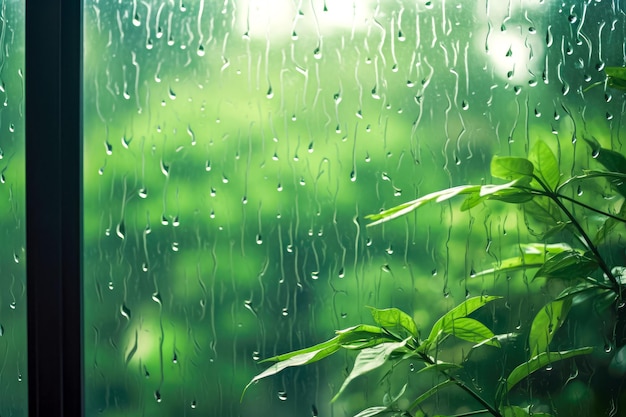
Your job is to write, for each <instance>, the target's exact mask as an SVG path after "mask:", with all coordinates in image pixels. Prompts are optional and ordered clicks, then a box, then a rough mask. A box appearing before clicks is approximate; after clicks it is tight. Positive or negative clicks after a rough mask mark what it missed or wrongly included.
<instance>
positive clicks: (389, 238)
mask: <svg viewBox="0 0 626 417" xmlns="http://www.w3.org/2000/svg"><path fill="white" fill-rule="evenodd" d="M84 35H85V44H84V150H85V153H84V233H85V235H84V245H85V246H84V262H85V268H84V288H85V292H84V305H85V312H84V314H85V328H84V331H85V345H84V346H85V367H84V368H85V376H86V380H85V399H86V413H87V415H94V414H96V413H98V414H99V415H103V416H118V415H119V416H121V415H195V414H197V415H268V416H269V415H272V416H292V415H317V414H319V415H330V411H329V410H330V409H331V408H332V409H333V413H334V415H341V416H343V415H347V414H348V413H349V412H350V411H354V412H356V411H358V410H360V409H363V408H365V406H367V405H368V404H369V402H368V398H374V397H375V398H377V400H376V401H379V399H378V398H379V397H380V398H382V395H383V394H382V393H383V392H384V390H385V387H382V386H378V380H375V379H371V380H369V381H367V382H369V384H368V385H366V383H365V381H361V385H358V383H357V386H356V388H355V389H353V390H351V392H350V393H349V394H347V395H345V396H344V397H342V398H340V399H339V400H338V401H337V402H335V403H333V404H329V400H330V398H332V396H333V394H334V393H335V392H336V391H337V389H338V388H339V386H340V384H341V381H342V376H344V374H345V369H346V368H347V367H348V366H349V363H350V362H349V361H348V360H346V358H345V357H337V358H334V359H330V360H329V361H328V362H326V363H321V364H319V365H312V366H311V367H309V368H306V369H300V370H298V371H294V372H286V373H284V374H282V375H279V376H276V377H274V378H273V379H268V380H264V381H262V382H260V383H258V384H256V385H255V386H253V387H251V389H250V390H249V391H248V392H247V393H246V396H245V397H244V399H243V401H240V396H241V393H242V390H243V387H244V386H245V385H246V383H247V382H248V381H249V380H250V378H251V377H252V376H253V375H255V374H256V373H258V372H259V371H260V370H261V369H263V367H264V365H263V364H257V361H258V360H259V359H262V358H265V357H269V356H272V355H275V354H278V353H282V352H285V351H287V350H293V349H297V348H301V347H304V346H308V345H311V344H313V343H317V342H319V341H321V340H325V339H327V338H329V337H330V336H331V335H332V332H333V331H334V330H335V329H339V328H345V327H348V326H350V325H354V324H357V323H360V322H363V321H367V320H368V311H367V309H366V306H375V307H378V308H385V307H390V306H394V307H400V308H404V309H406V310H408V311H412V312H413V316H414V318H415V319H416V321H417V322H418V323H423V325H424V326H430V325H431V324H432V321H433V320H434V319H435V318H436V317H437V316H438V314H440V313H442V312H444V311H447V310H448V309H449V308H450V307H451V306H453V305H455V302H456V303H458V301H459V300H462V299H463V298H464V297H466V296H468V295H478V294H481V293H492V292H498V293H504V294H509V296H510V300H509V302H510V308H511V309H512V311H516V312H518V313H516V314H517V315H518V316H522V315H523V314H524V312H525V311H527V310H528V309H530V308H532V306H531V305H529V304H528V302H527V301H524V299H523V298H522V295H524V294H526V293H527V291H528V287H529V286H532V285H535V284H533V283H532V282H529V280H527V279H519V280H511V281H506V280H501V281H498V282H492V281H490V280H488V279H477V280H471V279H468V278H469V277H470V275H471V271H473V270H474V269H478V268H482V267H485V266H486V265H490V264H491V263H492V262H494V261H497V260H498V259H501V258H502V256H503V252H505V251H506V250H508V248H510V247H511V246H514V245H516V244H517V243H519V241H520V240H523V239H524V238H525V236H520V235H519V233H522V234H523V233H527V232H522V231H521V230H523V229H524V228H523V225H524V219H523V215H522V213H521V212H520V213H516V212H510V211H508V212H506V211H504V210H502V208H501V207H500V206H498V205H493V206H492V205H489V206H482V207H480V208H477V209H476V210H474V211H472V212H471V213H468V214H458V213H456V212H454V214H453V211H452V210H451V209H450V206H449V205H443V206H433V207H432V208H425V209H424V211H421V212H420V213H419V214H417V215H415V216H411V217H409V218H406V219H401V220H397V221H395V222H393V223H389V224H387V225H384V226H381V227H377V228H372V229H369V228H367V229H366V223H367V222H366V221H365V220H364V215H366V214H369V213H375V212H377V211H379V210H380V209H381V208H388V207H391V206H393V205H396V204H399V203H401V202H404V201H407V200H410V199H413V198H416V197H417V196H421V195H424V194H426V193H428V192H431V191H435V190H437V189H441V188H445V187H448V186H453V185H459V184H464V183H477V184H480V183H484V182H485V181H487V180H490V178H489V161H490V159H491V157H492V156H493V155H514V154H515V155H523V154H525V153H526V152H527V151H528V149H529V148H530V147H532V145H533V144H534V141H536V140H537V139H542V140H543V141H545V142H547V143H548V144H549V146H550V147H552V148H553V149H555V150H559V152H561V151H560V150H562V153H563V154H564V155H565V154H568V155H569V154H571V153H572V152H573V151H574V150H576V147H580V146H581V144H580V143H578V142H577V135H582V134H583V133H585V134H590V135H591V133H590V132H593V135H594V136H596V138H598V140H601V141H602V143H603V144H604V146H605V147H613V148H616V149H619V146H620V144H621V141H620V139H619V131H620V123H621V120H622V118H623V116H622V114H623V110H622V107H621V104H620V102H621V100H611V94H610V92H606V91H605V90H603V88H598V89H592V90H589V92H583V90H584V88H585V87H587V86H588V85H591V84H592V83H594V82H597V81H601V80H603V78H604V75H603V73H602V69H603V68H604V66H606V65H617V66H619V65H624V58H623V40H624V10H623V6H622V5H621V4H620V3H619V2H610V1H578V2H568V4H561V2H557V1H552V0H519V1H517V0H516V1H512V0H511V1H495V0H494V1H486V0H481V1H473V0H465V1H432V2H431V1H417V2H415V1H354V2H352V1H338V0H337V1H331V0H326V1H321V0H320V1H318V0H313V1H305V2H303V1H287V0H282V1H276V2H274V1H272V2H263V1H253V0H250V1H245V0H239V1H229V0H225V1H219V2H217V1H216V2H209V1H203V0H193V1H192V0H190V1H183V0H170V1H152V0H147V1H137V0H133V1H127V2H123V3H122V2H105V1H97V0H86V1H85V3H84ZM7 39H8V38H7ZM5 42H6V41H5ZM4 71H5V72H6V69H5V70H4ZM13 75H14V76H15V77H17V74H13ZM16 80H18V83H19V79H18V78H16ZM3 85H4V84H3ZM7 85H8V83H7ZM18 85H19V84H18ZM17 100H19V95H18V98H17ZM587 103H593V104H587ZM15 105H16V106H17V102H16V103H15ZM17 108H18V107H15V109H17ZM5 111H6V110H5ZM15 111H17V110H15ZM5 114H9V113H5ZM11 114H13V113H11ZM16 114H17V113H16ZM4 120H6V118H5V117H3V127H2V129H3V132H5V133H4V134H6V135H9V136H8V137H9V138H12V137H16V136H15V135H17V132H16V133H14V132H12V129H10V128H9V127H10V126H12V125H8V122H7V123H5V122H4ZM15 126H16V130H17V126H18V124H17V123H16V124H15ZM2 139H4V138H2ZM10 143H12V142H10ZM578 152H579V153H580V154H581V155H583V154H584V151H583V150H580V151H578ZM10 157H11V152H7V149H5V156H4V161H7V159H8V160H11V161H15V159H10ZM561 161H562V164H563V165H564V166H571V169H572V172H573V171H574V170H575V164H576V162H574V161H573V160H567V159H566V158H564V159H562V160H561ZM6 165H7V162H4V165H0V167H1V166H6ZM12 168H14V167H12ZM568 169H569V168H568ZM5 174H6V177H7V180H10V181H15V179H13V178H11V177H12V176H11V175H10V173H9V171H7V172H6V173H5ZM10 181H9V182H10ZM8 188H9V187H7V185H4V189H5V190H6V189H8ZM14 192H15V189H14ZM11 201H13V203H12V205H11V206H9V207H11V208H9V209H7V210H8V213H10V214H11V215H10V216H8V217H7V218H8V219H9V223H8V224H9V226H8V227H9V228H11V227H15V224H16V220H15V219H14V218H13V217H14V213H16V210H17V209H18V208H19V204H18V205H17V207H16V208H12V207H14V205H15V202H14V201H15V200H11ZM18 224H19V222H18ZM468 231H469V232H471V233H469V234H468ZM468 236H469V237H468ZM20 248H21V245H20V244H16V245H14V247H12V248H8V249H6V250H8V251H9V252H11V253H9V255H11V256H12V254H13V253H15V260H17V259H18V258H19V254H20V253H21V252H20V251H21V249H20ZM11 259H12V258H11ZM14 264H15V262H13V263H11V267H12V268H19V264H15V265H14ZM3 265H4V264H3ZM20 270H21V269H20ZM15 275H16V277H18V276H19V275H18V274H17V272H16V273H15ZM5 279H6V278H5ZM10 281H11V282H10V283H11V284H12V287H11V288H12V289H13V293H14V294H15V296H16V297H19V296H20V294H21V292H22V286H21V284H20V282H21V281H20V280H19V279H18V278H15V279H13V278H11V279H10ZM536 288H537V287H536ZM536 288H535V289H536ZM9 298H10V297H9ZM9 298H7V295H5V294H3V299H4V300H7V303H8V304H5V305H3V308H4V307H6V306H7V305H9V306H10V300H9ZM18 306H19V303H18ZM7 311H9V312H10V313H13V312H12V311H11V310H7ZM513 316H515V317H517V316H516V315H513ZM524 317H525V316H524ZM515 321H517V320H515ZM515 324H516V323H515V322H513V323H507V325H509V326H512V327H514V326H515ZM7 330H8V328H7ZM4 337H5V338H6V336H4ZM1 340H2V339H0V341H1ZM503 360H504V358H503ZM6 363H7V365H6V366H5V371H4V373H3V376H4V378H7V379H10V378H15V375H16V374H17V372H18V371H19V370H15V369H14V368H15V366H14V365H13V364H12V362H11V361H7V362H6ZM489 366H491V365H489ZM337 370H344V371H342V372H338V371H337ZM399 372H405V373H408V372H410V371H409V365H408V364H407V365H406V369H405V370H403V371H399ZM468 372H477V373H478V370H469V371H468ZM366 387H367V389H366ZM368 395H370V396H371V397H368ZM377 395H378V397H376V396H377ZM441 398H443V399H445V400H446V401H450V406H449V408H450V413H454V412H455V410H461V409H460V408H458V407H460V405H459V404H458V400H455V399H454V395H453V394H450V395H444V396H442V397H441ZM455 401H456V402H455ZM359 406H361V407H360V408H359Z"/></svg>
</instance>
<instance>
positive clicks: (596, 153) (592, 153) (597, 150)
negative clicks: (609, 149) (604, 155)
mask: <svg viewBox="0 0 626 417" xmlns="http://www.w3.org/2000/svg"><path fill="white" fill-rule="evenodd" d="M599 155H600V150H599V149H594V150H593V151H591V157H592V158H594V159H595V158H597V157H598V156H599Z"/></svg>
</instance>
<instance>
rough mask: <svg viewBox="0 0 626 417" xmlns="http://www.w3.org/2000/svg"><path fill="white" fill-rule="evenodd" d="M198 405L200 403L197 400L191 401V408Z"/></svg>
mask: <svg viewBox="0 0 626 417" xmlns="http://www.w3.org/2000/svg"><path fill="white" fill-rule="evenodd" d="M197 406H198V403H197V402H196V400H193V401H191V408H196V407H197Z"/></svg>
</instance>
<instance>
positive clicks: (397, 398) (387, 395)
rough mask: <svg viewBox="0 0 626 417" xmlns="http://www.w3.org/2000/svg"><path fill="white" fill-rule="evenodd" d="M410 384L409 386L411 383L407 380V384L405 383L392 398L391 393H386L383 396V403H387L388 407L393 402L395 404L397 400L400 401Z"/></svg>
mask: <svg viewBox="0 0 626 417" xmlns="http://www.w3.org/2000/svg"><path fill="white" fill-rule="evenodd" d="M408 386H409V383H408V382H407V383H406V384H404V385H403V386H402V388H400V392H398V393H397V394H396V395H394V396H393V397H392V398H389V394H385V396H384V397H383V404H386V405H387V407H389V406H391V405H392V404H394V403H395V402H396V401H398V400H399V399H400V398H401V397H402V396H403V395H404V393H405V392H406V389H407V387H408Z"/></svg>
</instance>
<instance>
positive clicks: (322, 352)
mask: <svg viewBox="0 0 626 417" xmlns="http://www.w3.org/2000/svg"><path fill="white" fill-rule="evenodd" d="M318 346H319V345H318ZM339 348H340V346H339V345H338V344H336V343H335V344H332V345H329V346H325V347H322V348H319V349H315V350H310V348H309V349H307V350H308V351H307V352H304V353H300V354H296V355H294V356H291V357H290V358H289V359H285V360H282V361H280V362H276V363H275V364H273V365H272V366H270V367H269V368H267V369H266V370H265V371H263V372H261V373H260V374H258V375H257V376H255V377H254V378H252V380H251V381H250V382H248V385H246V387H245V388H244V389H243V393H242V394H241V399H243V396H244V395H245V394H246V391H247V389H248V388H249V387H250V385H252V384H253V383H255V382H256V381H258V380H260V379H263V378H266V377H268V376H271V375H275V374H277V373H279V372H280V371H282V370H283V369H285V368H289V367H291V366H302V365H306V364H309V363H313V362H317V361H319V360H320V359H322V358H325V357H327V356H329V355H332V354H333V353H335V352H336V351H338V350H339Z"/></svg>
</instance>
